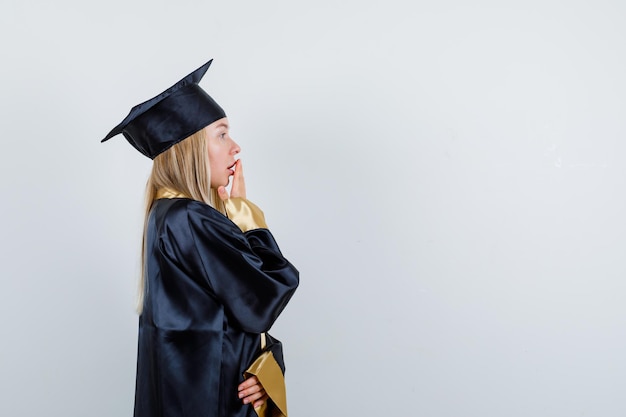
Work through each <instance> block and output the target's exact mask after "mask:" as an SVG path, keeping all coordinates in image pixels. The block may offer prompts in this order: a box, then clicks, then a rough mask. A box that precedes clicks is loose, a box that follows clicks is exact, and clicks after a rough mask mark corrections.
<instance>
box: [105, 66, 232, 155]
mask: <svg viewBox="0 0 626 417" xmlns="http://www.w3.org/2000/svg"><path fill="white" fill-rule="evenodd" d="M211 62H213V60H210V61H209V62H207V63H206V64H204V65H203V66H201V67H200V68H198V69H197V70H195V71H194V72H192V73H191V74H189V75H188V76H186V77H185V78H183V79H182V80H180V81H179V82H177V83H176V84H174V85H173V86H172V87H170V88H168V89H167V90H165V91H164V92H162V93H161V94H159V95H158V96H156V97H154V98H151V99H150V100H148V101H145V102H143V103H141V104H138V105H136V106H135V107H133V108H132V109H131V110H130V113H129V114H128V116H126V118H125V119H124V120H122V123H120V124H119V125H117V126H116V127H115V128H113V130H111V131H110V132H109V134H108V135H107V136H106V137H105V138H104V139H102V142H105V141H107V140H109V139H111V138H112V137H113V136H115V135H118V134H120V133H122V134H123V135H124V137H125V138H126V140H128V142H129V143H130V144H131V145H133V146H134V147H135V149H137V150H138V151H139V152H141V153H142V154H144V155H146V156H147V157H148V158H150V159H154V158H155V157H156V156H157V155H158V154H160V153H161V152H163V151H165V150H167V149H169V148H170V147H171V146H172V145H175V144H176V143H178V142H180V141H181V140H183V139H185V138H186V137H188V136H190V135H192V134H194V133H196V132H197V131H199V130H200V129H202V128H203V127H206V126H208V125H210V124H211V123H213V122H214V121H216V120H219V119H221V118H223V117H226V113H224V110H222V108H221V107H220V106H219V104H217V103H216V102H215V100H213V99H212V98H211V96H209V95H208V94H207V93H206V91H204V90H203V89H202V88H201V87H200V86H199V85H198V83H199V82H200V80H201V79H202V77H203V76H204V74H205V73H206V71H207V70H208V69H209V67H210V66H211Z"/></svg>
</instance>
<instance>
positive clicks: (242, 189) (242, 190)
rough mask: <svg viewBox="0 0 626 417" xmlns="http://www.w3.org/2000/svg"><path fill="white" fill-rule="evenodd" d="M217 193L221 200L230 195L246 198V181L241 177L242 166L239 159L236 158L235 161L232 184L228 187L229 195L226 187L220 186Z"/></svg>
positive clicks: (226, 198)
mask: <svg viewBox="0 0 626 417" xmlns="http://www.w3.org/2000/svg"><path fill="white" fill-rule="evenodd" d="M217 194H218V195H219V196H220V199H222V201H224V200H228V199H229V198H230V197H241V198H246V182H245V181H244V179H243V166H242V165H241V159H238V160H237V162H236V163H235V173H234V174H233V185H232V187H230V196H229V195H228V191H226V187H224V186H220V187H219V188H218V189H217Z"/></svg>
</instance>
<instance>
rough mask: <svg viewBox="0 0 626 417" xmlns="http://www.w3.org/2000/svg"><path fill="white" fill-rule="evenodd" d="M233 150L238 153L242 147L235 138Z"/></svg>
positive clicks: (235, 153)
mask: <svg viewBox="0 0 626 417" xmlns="http://www.w3.org/2000/svg"><path fill="white" fill-rule="evenodd" d="M232 152H233V154H234V155H237V154H238V153H239V152H241V148H240V147H239V144H238V143H237V142H235V141H234V140H233V149H232Z"/></svg>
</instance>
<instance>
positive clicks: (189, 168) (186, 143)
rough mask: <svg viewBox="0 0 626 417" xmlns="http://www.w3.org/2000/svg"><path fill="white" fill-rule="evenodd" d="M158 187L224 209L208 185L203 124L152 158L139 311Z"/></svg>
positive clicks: (144, 290) (209, 171)
mask: <svg viewBox="0 0 626 417" xmlns="http://www.w3.org/2000/svg"><path fill="white" fill-rule="evenodd" d="M159 190H168V191H171V192H174V193H177V194H181V195H182V196H185V197H187V198H191V199H193V200H197V201H201V202H203V203H206V204H208V205H210V206H211V207H214V208H215V209H217V210H219V211H220V212H222V213H224V212H225V210H224V204H223V203H222V200H220V198H219V197H218V195H217V190H215V189H213V188H211V169H210V165H209V154H208V146H207V134H206V128H205V129H202V130H200V131H198V132H196V133H194V134H193V135H191V136H189V137H188V138H186V139H183V140H182V141H180V142H178V143H177V144H175V145H174V146H172V147H171V148H169V149H168V150H166V151H164V152H163V153H161V154H159V155H158V156H157V157H156V158H154V161H153V164H152V172H151V173H150V177H149V178H148V183H147V184H146V199H145V201H146V206H145V207H146V209H145V217H144V228H143V242H142V245H141V246H142V250H141V275H140V277H139V291H138V299H137V311H138V313H140V314H141V312H142V310H143V303H144V298H145V294H146V292H147V291H148V288H147V286H146V261H147V256H146V243H147V242H146V237H147V235H146V233H147V230H148V218H149V216H150V210H152V207H153V206H154V202H155V201H156V200H157V194H158V192H159Z"/></svg>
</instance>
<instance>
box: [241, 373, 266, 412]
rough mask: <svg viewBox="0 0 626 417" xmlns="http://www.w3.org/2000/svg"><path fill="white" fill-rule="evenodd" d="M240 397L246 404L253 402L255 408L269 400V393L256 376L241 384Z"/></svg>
mask: <svg viewBox="0 0 626 417" xmlns="http://www.w3.org/2000/svg"><path fill="white" fill-rule="evenodd" d="M238 390H239V398H240V399H241V400H242V401H243V403H244V404H252V406H253V407H254V408H257V407H260V406H262V405H263V404H264V403H265V401H267V398H268V396H267V393H266V392H265V389H264V388H263V386H262V385H261V383H260V382H259V380H258V379H257V377H256V376H251V377H250V378H248V379H246V380H245V381H243V382H242V383H241V384H239V387H238Z"/></svg>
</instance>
